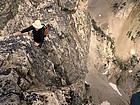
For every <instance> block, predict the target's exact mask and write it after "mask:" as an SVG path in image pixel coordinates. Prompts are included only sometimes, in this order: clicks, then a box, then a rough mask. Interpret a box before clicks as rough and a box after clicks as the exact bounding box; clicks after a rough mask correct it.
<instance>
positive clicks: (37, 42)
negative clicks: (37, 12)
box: [13, 20, 48, 47]
mask: <svg viewBox="0 0 140 105" xmlns="http://www.w3.org/2000/svg"><path fill="white" fill-rule="evenodd" d="M31 30H32V33H33V39H34V46H38V47H41V46H42V43H43V41H44V38H45V35H44V31H45V28H44V27H43V25H42V24H41V22H40V20H36V21H35V22H34V23H33V24H32V25H31V26H29V27H27V28H25V29H23V30H22V31H17V32H15V33H14V34H13V35H20V34H21V33H25V32H29V31H31ZM45 39H46V40H47V39H48V38H47V37H46V38H45Z"/></svg>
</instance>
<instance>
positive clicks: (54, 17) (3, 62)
mask: <svg viewBox="0 0 140 105" xmlns="http://www.w3.org/2000/svg"><path fill="white" fill-rule="evenodd" d="M77 2H79V1H76V0H74V1H73V2H71V1H60V3H61V4H63V5H61V6H63V7H62V8H63V9H62V8H60V4H58V1H55V0H46V1H41V0H40V1H38V0H25V2H22V3H20V4H18V6H19V8H18V14H17V15H15V17H14V19H11V20H9V21H8V23H7V24H5V26H4V28H3V30H2V32H1V33H2V35H3V36H2V37H1V39H0V43H1V44H0V51H1V52H0V77H1V78H2V79H3V81H7V79H8V80H9V81H10V82H8V84H9V85H8V86H6V85H5V84H7V83H6V82H5V83H2V84H3V85H2V87H1V88H0V89H1V94H2V95H1V99H0V100H1V101H0V102H1V104H10V102H11V101H9V100H12V102H13V103H14V104H15V105H17V104H20V105H22V104H23V105H30V104H31V105H32V104H36V105H37V104H45V105H47V104H48V105H52V103H53V104H54V105H61V104H77V105H79V104H82V102H83V99H84V93H85V89H84V78H85V75H86V73H87V66H86V62H87V54H88V48H89V42H90V41H89V38H90V30H89V29H90V27H91V24H90V17H89V15H88V13H87V12H86V9H81V8H80V7H78V4H77ZM84 3H85V2H84ZM7 5H8V4H7ZM64 8H65V9H64ZM73 11H74V12H73ZM36 19H40V20H41V21H42V22H43V23H45V24H49V27H48V28H49V34H50V35H49V36H50V39H49V40H47V41H46V40H45V41H44V43H43V46H42V48H38V47H35V46H34V45H33V40H32V38H31V37H30V36H29V35H31V33H27V34H24V35H23V36H22V35H21V36H10V35H11V33H13V32H14V31H17V30H21V29H23V28H25V27H27V26H29V25H31V24H32V22H34V20H36ZM9 29H10V30H9ZM4 35H6V36H4ZM6 77H7V78H6ZM12 85H14V87H12ZM4 86H5V87H6V88H5V90H4V89H3V87H4ZM5 94H6V95H5ZM7 95H8V96H7ZM4 97H5V98H4ZM12 98H13V99H12ZM51 100H54V101H51Z"/></svg>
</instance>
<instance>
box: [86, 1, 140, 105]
mask: <svg viewBox="0 0 140 105" xmlns="http://www.w3.org/2000/svg"><path fill="white" fill-rule="evenodd" d="M139 4H140V2H139V1H138V0H89V1H88V11H89V12H90V15H91V17H92V23H93V28H92V31H93V33H92V34H93V35H94V37H93V36H92V35H91V36H92V37H91V43H92V44H90V53H89V55H88V56H89V57H88V64H89V65H88V70H89V73H88V75H87V77H86V80H87V82H88V84H90V86H91V87H90V91H91V90H92V92H90V95H92V96H93V98H94V99H95V102H96V104H97V105H98V104H101V103H102V102H103V101H106V102H108V103H110V104H111V105H112V104H113V105H118V104H119V105H128V104H129V100H130V99H129V98H131V96H132V94H133V93H135V92H137V91H139V69H140V64H139V62H140V61H139V46H138V45H139V30H140V29H139V28H140V27H139V13H140V11H139V10H140V6H139ZM92 40H93V41H92ZM93 42H94V43H93ZM112 83H113V84H116V86H117V88H118V90H119V92H118V93H117V92H116V91H113V90H112V88H111V87H110V86H111V85H110V84H112ZM114 86H115V85H114ZM118 90H117V91H118ZM120 94H121V95H122V96H121V95H120ZM114 95H115V96H114ZM113 97H114V98H113ZM117 100H118V101H117Z"/></svg>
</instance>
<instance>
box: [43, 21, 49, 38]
mask: <svg viewBox="0 0 140 105" xmlns="http://www.w3.org/2000/svg"><path fill="white" fill-rule="evenodd" d="M43 28H44V35H45V36H48V35H49V29H48V27H47V26H46V25H45V24H43Z"/></svg>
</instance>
